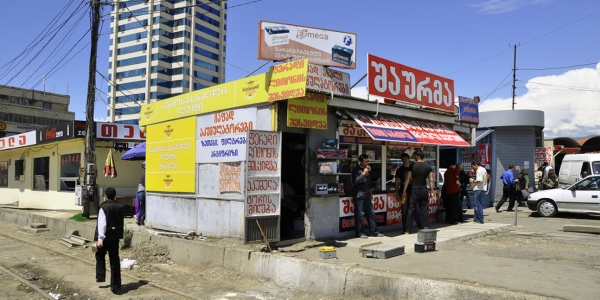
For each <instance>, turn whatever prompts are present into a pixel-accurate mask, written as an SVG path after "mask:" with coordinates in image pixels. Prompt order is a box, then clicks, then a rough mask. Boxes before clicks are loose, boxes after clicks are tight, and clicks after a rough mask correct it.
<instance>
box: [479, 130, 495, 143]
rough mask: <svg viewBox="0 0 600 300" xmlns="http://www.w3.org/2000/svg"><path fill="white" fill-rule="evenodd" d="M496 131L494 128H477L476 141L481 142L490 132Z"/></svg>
mask: <svg viewBox="0 0 600 300" xmlns="http://www.w3.org/2000/svg"><path fill="white" fill-rule="evenodd" d="M492 132H494V129H488V130H476V134H477V135H476V136H475V143H477V142H479V140H481V139H482V138H484V137H486V136H487V135H488V134H490V133H492Z"/></svg>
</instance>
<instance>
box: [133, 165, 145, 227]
mask: <svg viewBox="0 0 600 300" xmlns="http://www.w3.org/2000/svg"><path fill="white" fill-rule="evenodd" d="M142 168H144V169H146V162H143V163H142ZM145 221H146V173H145V172H144V175H143V176H142V178H141V179H140V183H138V191H137V193H136V194H135V222H136V224H137V225H138V226H142V225H144V223H145Z"/></svg>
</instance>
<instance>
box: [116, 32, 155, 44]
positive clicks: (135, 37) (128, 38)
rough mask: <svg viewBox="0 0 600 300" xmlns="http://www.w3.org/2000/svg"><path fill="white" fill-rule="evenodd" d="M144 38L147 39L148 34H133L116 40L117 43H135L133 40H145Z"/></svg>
mask: <svg viewBox="0 0 600 300" xmlns="http://www.w3.org/2000/svg"><path fill="white" fill-rule="evenodd" d="M145 37H148V32H146V31H143V32H138V33H133V34H129V35H124V36H122V37H120V38H118V43H124V42H130V41H135V40H139V39H141V38H145ZM111 45H112V44H111Z"/></svg>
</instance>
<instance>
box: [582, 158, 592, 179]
mask: <svg viewBox="0 0 600 300" xmlns="http://www.w3.org/2000/svg"><path fill="white" fill-rule="evenodd" d="M589 175H592V169H591V168H590V163H589V162H587V161H584V162H583V164H582V165H581V173H580V174H579V176H581V178H585V177H587V176H589Z"/></svg>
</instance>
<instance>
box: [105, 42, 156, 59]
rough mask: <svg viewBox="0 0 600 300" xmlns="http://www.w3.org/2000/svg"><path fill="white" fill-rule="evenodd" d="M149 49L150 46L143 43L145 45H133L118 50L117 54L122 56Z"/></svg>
mask: <svg viewBox="0 0 600 300" xmlns="http://www.w3.org/2000/svg"><path fill="white" fill-rule="evenodd" d="M147 47H148V44H146V43H143V44H138V45H133V46H129V47H124V48H119V49H118V50H117V54H118V55H121V54H128V53H133V52H138V51H142V50H146V49H147ZM111 56H112V55H111Z"/></svg>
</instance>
